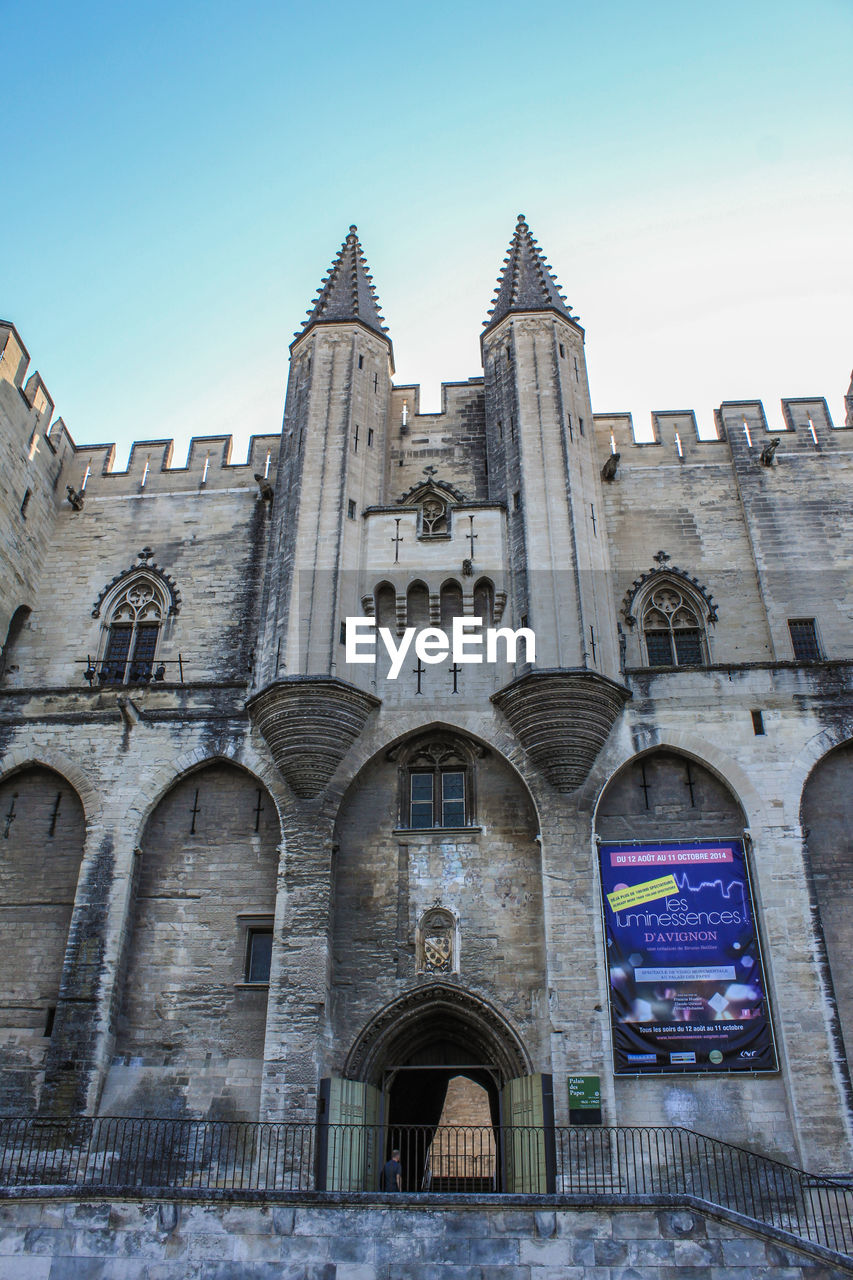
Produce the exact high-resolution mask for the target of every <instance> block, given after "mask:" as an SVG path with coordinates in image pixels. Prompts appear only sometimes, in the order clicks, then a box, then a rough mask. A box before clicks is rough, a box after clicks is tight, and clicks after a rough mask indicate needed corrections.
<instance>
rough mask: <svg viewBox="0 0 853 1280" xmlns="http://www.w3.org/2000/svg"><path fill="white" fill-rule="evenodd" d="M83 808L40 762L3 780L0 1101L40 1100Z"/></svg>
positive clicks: (26, 1103) (21, 1105)
mask: <svg viewBox="0 0 853 1280" xmlns="http://www.w3.org/2000/svg"><path fill="white" fill-rule="evenodd" d="M85 837H86V816H85V811H84V809H83V805H82V803H81V800H80V797H79V795H78V794H77V791H76V790H75V788H74V787H73V786H72V785H71V784H70V783H69V781H68V779H67V778H66V777H65V776H64V775H63V774H62V773H59V772H57V771H56V770H54V769H52V768H49V767H47V766H45V765H44V764H42V763H40V762H32V761H28V762H26V763H24V764H20V765H18V766H17V767H16V768H14V769H11V770H8V771H7V772H6V773H5V774H4V776H3V778H2V780H0V843H2V846H3V849H2V857H0V929H2V938H3V945H2V947H0V1099H2V1102H0V1108H1V1109H2V1110H3V1112H4V1113H5V1114H9V1113H10V1112H11V1113H12V1114H15V1113H18V1114H21V1113H26V1112H27V1111H30V1110H31V1109H32V1108H33V1106H34V1105H35V1102H36V1095H37V1092H38V1087H39V1084H38V1082H39V1073H40V1072H41V1069H42V1068H43V1065H44V1062H45V1058H46V1055H47V1051H48V1047H49V1043H50V1035H51V1032H52V1028H53V1014H54V1012H55V1010H56V1007H57V1004H58V1001H59V989H60V983H61V979H62V970H63V963H64V959H65V953H66V949H67V945H68V931H69V926H70V924H71V917H72V913H73V910H74V902H75V897H76V892H77V882H78V879H79V876H80V866H81V863H82V860H83V849H84V844H85Z"/></svg>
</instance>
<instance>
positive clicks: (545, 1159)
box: [501, 1074, 556, 1195]
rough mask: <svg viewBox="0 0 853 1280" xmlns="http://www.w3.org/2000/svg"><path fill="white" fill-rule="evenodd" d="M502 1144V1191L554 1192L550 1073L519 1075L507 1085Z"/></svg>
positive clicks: (552, 1099)
mask: <svg viewBox="0 0 853 1280" xmlns="http://www.w3.org/2000/svg"><path fill="white" fill-rule="evenodd" d="M501 1143H502V1157H503V1160H502V1164H503V1190H504V1191H507V1192H510V1193H515V1194H516V1195H553V1193H554V1190H555V1187H556V1143H555V1136H554V1085H553V1080H552V1077H551V1076H548V1075H542V1074H536V1075H532V1076H519V1077H518V1078H517V1079H515V1080H509V1081H508V1082H507V1083H506V1084H505V1085H504V1087H503V1089H502V1090H501Z"/></svg>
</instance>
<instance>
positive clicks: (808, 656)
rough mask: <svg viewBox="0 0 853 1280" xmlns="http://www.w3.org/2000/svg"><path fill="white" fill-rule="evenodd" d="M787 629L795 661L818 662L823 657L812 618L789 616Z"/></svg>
mask: <svg viewBox="0 0 853 1280" xmlns="http://www.w3.org/2000/svg"><path fill="white" fill-rule="evenodd" d="M788 630H789V631H790V633H791V644H792V645H793V646H794V657H795V658H796V660H797V662H818V661H819V660H820V659H821V658H822V657H823V655H822V653H821V651H820V645H819V644H818V642H817V628H816V627H815V620H814V618H789V619H788Z"/></svg>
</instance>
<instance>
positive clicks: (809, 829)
mask: <svg viewBox="0 0 853 1280" xmlns="http://www.w3.org/2000/svg"><path fill="white" fill-rule="evenodd" d="M803 830H804V834H805V838H806V845H807V848H808V855H809V864H810V870H811V875H812V878H813V883H814V888H815V895H816V898H817V905H818V909H819V912H820V924H821V929H822V933H823V938H824V943H825V946H826V951H827V957H828V961H829V967H830V971H831V974H832V983H833V988H834V991H835V999H836V1001H837V1002H838V1013H839V1018H840V1022H841V1030H842V1034H843V1036H844V1043H845V1049H846V1050H847V1061H848V1063H849V1062H850V1060H851V1054H853V983H851V982H850V976H849V974H850V957H851V955H853V913H851V911H850V903H851V901H853V744H848V745H847V746H846V747H839V748H838V749H837V750H836V751H833V752H832V753H831V754H830V755H828V756H825V757H824V758H823V760H821V762H820V764H819V765H818V766H817V768H816V769H815V771H814V773H813V774H812V775H811V777H810V778H809V780H808V783H807V784H806V788H805V791H804V792H803Z"/></svg>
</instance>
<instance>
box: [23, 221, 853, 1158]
mask: <svg viewBox="0 0 853 1280" xmlns="http://www.w3.org/2000/svg"><path fill="white" fill-rule="evenodd" d="M0 349H2V358H0V429H2V442H3V459H4V461H3V467H2V472H0V503H2V507H0V520H2V533H1V534H0V538H2V546H3V552H4V555H3V561H2V567H0V574H2V577H0V636H2V637H3V650H2V679H0V913H2V914H1V915H0V919H2V922H3V939H4V945H3V947H2V950H0V1104H1V1105H2V1110H3V1111H4V1112H5V1113H6V1114H23V1115H27V1114H34V1113H39V1114H43V1115H55V1114H68V1113H72V1114H73V1113H86V1114H106V1115H109V1114H113V1115H153V1116H191V1117H201V1118H208V1117H209V1118H247V1119H254V1118H281V1119H294V1120H308V1121H312V1120H313V1119H314V1117H315V1116H316V1114H317V1108H318V1096H319V1093H320V1081H321V1080H325V1079H331V1080H336V1079H337V1080H344V1081H349V1082H351V1084H352V1086H353V1094H354V1095H355V1094H357V1093H358V1090H359V1089H361V1091H362V1094H364V1091H365V1090H375V1091H376V1096H381V1097H382V1099H383V1101H384V1105H385V1106H386V1107H387V1108H390V1114H391V1116H392V1117H393V1119H394V1120H395V1121H396V1122H398V1123H407V1122H415V1121H419V1120H424V1118H425V1117H426V1116H427V1115H428V1116H429V1117H433V1113H435V1114H434V1117H433V1118H434V1119H435V1120H437V1118H438V1113H439V1112H440V1111H441V1105H442V1099H443V1097H444V1095H445V1091H446V1089H447V1085H448V1081H449V1080H450V1079H451V1078H452V1077H453V1076H454V1075H460V1074H461V1075H463V1076H466V1077H467V1078H468V1079H469V1081H473V1082H474V1083H476V1084H478V1085H480V1086H482V1087H483V1088H484V1089H485V1090H486V1094H487V1095H488V1102H489V1105H490V1106H491V1108H492V1114H497V1110H498V1106H499V1103H500V1100H501V1098H502V1097H504V1096H505V1091H506V1089H507V1088H508V1087H509V1082H510V1081H513V1080H519V1079H524V1078H526V1077H529V1078H531V1079H539V1078H540V1077H542V1076H544V1077H547V1078H550V1080H551V1081H552V1084H553V1105H554V1111H555V1116H556V1120H557V1122H558V1123H562V1124H565V1123H567V1122H568V1120H569V1099H568V1092H567V1081H568V1078H569V1077H570V1076H577V1075H592V1076H599V1077H600V1079H601V1089H602V1110H603V1116H604V1119H605V1121H606V1122H608V1123H618V1124H652V1125H667V1124H681V1125H687V1126H689V1127H693V1128H696V1129H699V1130H702V1131H704V1132H707V1133H711V1134H713V1135H714V1136H717V1137H721V1138H725V1139H727V1140H730V1141H733V1142H736V1143H742V1144H745V1145H747V1146H751V1147H754V1148H755V1149H758V1150H762V1151H765V1152H767V1153H770V1154H775V1155H778V1156H781V1157H782V1158H784V1159H787V1160H789V1161H792V1162H794V1163H797V1164H801V1165H803V1166H805V1167H808V1168H811V1169H815V1170H818V1169H823V1170H840V1169H846V1168H849V1165H850V1149H851V1136H853V1135H851V1091H850V1077H849V1067H848V1062H847V1060H846V1057H845V1049H844V1044H845V1039H846V1042H847V1044H848V1045H849V1044H851V1043H853V988H851V984H850V980H849V966H848V957H849V954H850V950H851V945H853V925H851V909H850V908H851V903H853V850H851V842H850V841H851V837H850V831H851V827H853V801H851V797H853V699H851V672H853V641H851V539H850V533H851V510H853V508H852V507H851V500H850V477H851V470H853V413H851V414H848V417H847V422H846V425H845V426H843V427H836V426H834V424H833V422H832V421H831V418H830V414H829V410H828V407H827V404H826V401H825V400H823V399H821V398H812V399H808V398H805V399H794V400H786V401H784V402H783V406H782V408H783V413H784V418H785V423H786V428H787V429H786V430H785V431H784V432H780V433H778V435H774V434H773V433H772V432H771V431H769V430H768V425H767V422H766V420H765V416H764V410H763V408H762V405H761V404H760V403H758V402H737V403H724V404H723V405H722V406H721V407H720V409H719V410H718V411H717V414H716V421H717V438H716V439H713V440H703V439H700V438H699V435H698V432H697V429H696V421H695V418H694V415H693V414H692V412H690V411H666V412H659V413H656V414H655V415H654V425H655V439H654V441H652V442H639V441H637V440H635V438H634V434H633V430H632V422H631V418H630V416H629V415H627V414H609V415H602V414H599V413H595V412H594V411H593V408H592V402H591V399H590V391H589V387H588V384H587V376H586V365H585V356H584V331H583V329H582V328H581V326H580V324H579V322H578V320H577V318H576V317H575V316H574V315H573V314H572V311H571V308H570V307H569V306H568V304H567V303H566V301H565V299H564V298H563V296H562V294H561V293H560V292H559V289H558V287H557V284H556V282H555V279H554V276H553V274H552V272H551V270H550V268H549V267H548V265H547V263H546V262H545V259H544V257H543V255H542V253H541V251H540V250H539V248H538V246H537V244H536V242H535V241H534V240H533V238H532V236H531V233H530V230H529V228H528V226H527V224H526V222H525V221H524V220H523V219H519V222H518V225H517V227H516V229H515V232H514V235H513V238H512V241H511V243H510V249H509V254H508V258H507V260H506V261H505V263H504V266H503V269H502V271H501V274H500V278H499V282H498V290H497V293H496V296H495V299H494V302H493V306H492V310H491V312H490V314H489V318H488V320H487V322H486V325H485V327H484V332H483V336H482V353H483V376H481V377H473V378H470V379H469V380H468V381H467V382H465V383H453V384H448V385H446V386H445V387H444V388H443V398H442V410H441V412H440V413H435V414H422V413H421V412H420V409H419V402H418V388H417V387H414V386H396V385H394V383H393V380H392V379H393V372H394V366H393V351H392V346H391V342H390V340H389V337H388V334H387V331H386V329H385V326H384V323H383V321H382V318H381V316H380V313H379V310H378V304H377V300H376V295H375V292H374V289H373V285H372V282H371V278H370V276H369V274H368V271H367V268H366V264H365V260H364V257H363V254H362V250H361V246H360V243H359V240H358V237H357V233H356V230H355V228H351V229H350V232H349V234H348V235H347V237H346V240H345V242H344V244H343V246H342V248H341V250H340V252H339V254H338V256H337V257H336V258H335V260H334V262H333V264H332V267H331V269H330V271H329V273H328V275H327V276H326V278H325V279H324V281H323V284H322V286H321V289H320V291H319V294H318V297H317V299H316V301H315V303H314V305H313V310H312V311H311V312H310V314H309V317H308V320H307V321H306V323H305V324H304V326H303V327H302V329H301V330H300V332H299V333H298V334H297V336H296V338H295V340H294V342H293V344H292V347H291V360H290V374H289V381H288V387H287V396H286V402H285V411H284V424H283V430H282V432H281V434H280V435H279V434H270V435H269V436H263V437H255V438H253V439H252V441H251V444H250V447H249V457H248V461H247V462H246V463H245V464H243V463H233V462H232V461H231V458H230V448H231V442H230V439H228V438H199V439H194V440H193V441H192V443H191V446H190V450H189V457H188V460H187V464H186V466H177V465H173V458H172V443H171V442H170V441H165V440H152V441H143V442H139V443H137V444H135V445H134V446H133V449H132V452H131V455H130V460H129V464H128V468H127V470H126V471H123V472H119V471H116V470H115V469H114V466H113V460H114V449H113V446H110V445H92V446H80V445H77V444H75V443H74V441H73V440H72V438H71V436H70V434H69V432H68V430H67V429H66V427H65V425H64V423H63V422H62V419H61V418H58V419H56V420H53V411H54V405H53V402H52V400H51V398H50V396H49V394H48V392H47V390H46V388H45V386H44V383H43V382H42V379H41V377H40V376H39V375H38V374H37V373H34V374H32V375H31V376H30V377H29V378H28V379H27V376H26V375H27V368H28V363H29V356H28V353H27V351H26V349H25V348H24V345H23V343H22V341H21V339H20V337H19V335H18V333H17V331H16V330H15V328H14V327H13V326H12V325H10V324H4V325H0ZM355 618H362V619H364V618H367V619H371V620H372V621H373V622H375V623H376V624H377V625H378V627H381V628H385V629H386V631H387V633H388V635H389V636H390V637H391V638H392V639H393V641H394V643H395V645H399V644H400V643H401V641H402V637H403V636H404V634H405V632H406V629H407V628H416V629H422V628H426V627H430V626H432V627H437V628H444V629H446V630H448V631H449V630H450V629H451V628H452V626H453V622H454V619H460V618H461V619H462V620H463V621H464V620H465V619H472V618H483V619H484V620H485V621H486V623H488V624H490V625H493V626H494V627H496V628H497V627H505V628H507V629H511V630H517V629H521V628H525V629H527V630H530V631H532V632H533V633H534V634H535V643H536V653H535V661H530V660H529V659H530V658H531V657H532V655H531V654H530V652H529V650H528V648H527V647H526V645H525V644H524V643H522V642H520V643H519V645H518V648H517V650H516V652H515V655H514V656H513V655H512V654H511V653H510V652H509V650H508V649H507V648H506V647H504V646H503V643H502V644H501V646H500V647H499V648H498V652H497V658H496V660H495V661H494V662H484V663H481V664H479V665H478V664H475V663H464V662H458V661H451V659H450V657H448V658H447V660H446V661H441V662H429V661H422V660H421V657H420V656H418V655H416V652H415V650H414V648H409V649H408V651H407V652H406V654H405V657H404V658H403V660H402V662H401V663H400V670H399V672H398V673H397V674H396V678H390V668H391V659H390V657H389V655H388V654H387V653H386V650H385V649H384V648H383V646H382V644H379V645H378V646H377V649H376V658H377V660H376V663H375V664H371V663H368V662H355V661H351V660H349V661H348V658H347V641H348V639H349V640H351V639H352V632H350V633H348V627H352V626H353V624H352V622H351V621H350V622H349V623H348V622H347V619H350V620H352V619H355ZM721 839H730V840H741V841H743V843H744V846H745V849H746V856H747V859H748V863H749V868H750V874H751V884H752V897H753V906H754V911H755V917H756V920H757V924H758V931H759V934H760V938H761V944H762V956H763V965H764V976H765V981H766V993H767V1000H766V1007H765V1013H766V1015H767V1017H768V1018H769V1021H770V1025H772V1029H773V1039H774V1046H775V1048H774V1052H775V1056H776V1060H777V1067H776V1069H771V1070H763V1071H751V1070H749V1069H738V1070H727V1071H719V1072H715V1071H711V1070H700V1069H698V1065H699V1064H697V1069H694V1070H691V1069H689V1067H687V1068H685V1069H683V1070H677V1071H674V1070H663V1071H661V1072H659V1073H657V1072H650V1073H648V1074H641V1073H630V1072H628V1073H624V1072H620V1073H619V1074H615V1073H614V1071H613V1059H612V1055H611V1039H612V1025H611V1018H610V1014H609V994H610V992H609V985H610V984H609V977H608V965H607V961H606V956H605V931H604V923H603V918H602V900H601V895H600V886H599V861H598V848H599V844H600V842H602V841H603V842H605V843H606V842H608V841H612V842H640V844H642V842H651V843H654V842H663V843H664V844H666V843H669V844H674V845H680V844H689V843H690V842H692V841H696V840H700V841H701V840H706V841H712V842H713V841H715V840H721ZM747 1065H748V1064H747ZM403 1068H406V1069H407V1071H408V1072H409V1074H406V1073H405V1072H404V1071H403V1070H402V1069H403ZM460 1068H461V1070H460Z"/></svg>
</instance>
